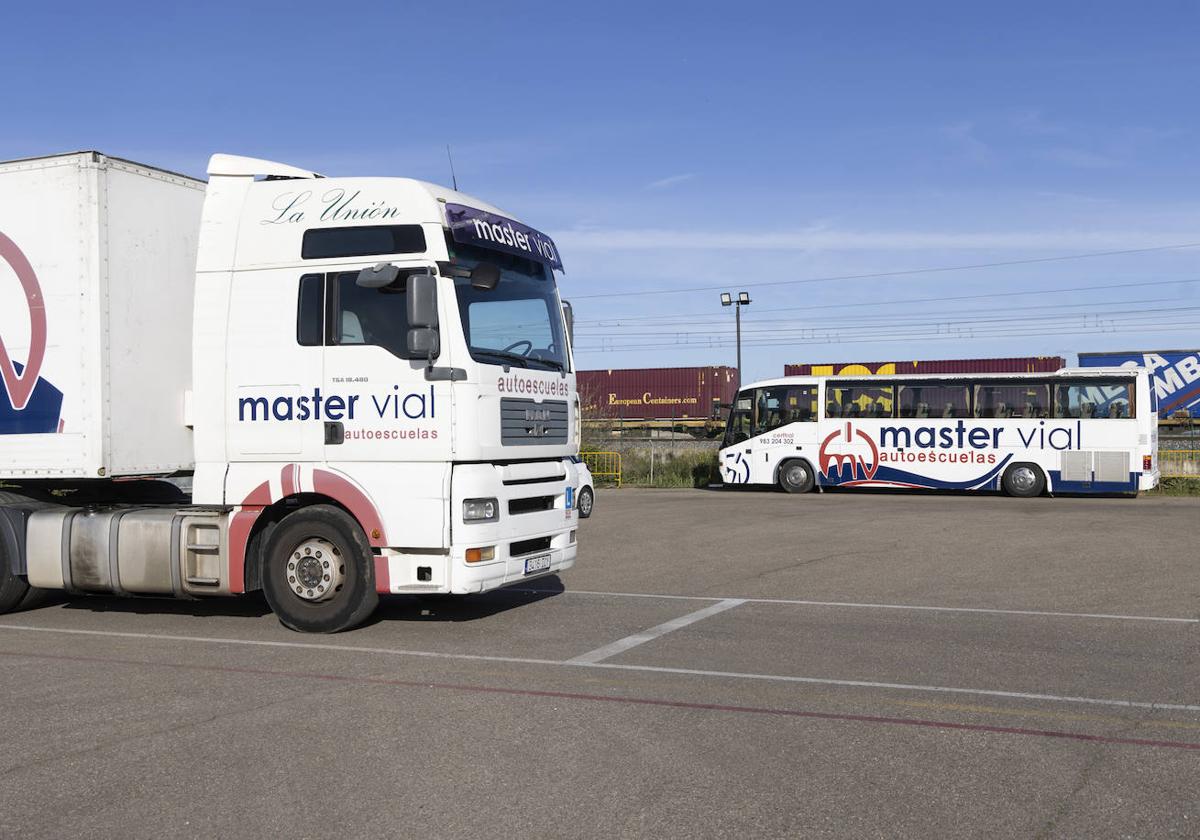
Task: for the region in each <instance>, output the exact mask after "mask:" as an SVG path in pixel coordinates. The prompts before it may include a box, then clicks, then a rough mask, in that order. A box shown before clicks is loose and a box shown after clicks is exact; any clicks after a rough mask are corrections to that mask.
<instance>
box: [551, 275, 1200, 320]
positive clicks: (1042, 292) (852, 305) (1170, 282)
mask: <svg viewBox="0 0 1200 840" xmlns="http://www.w3.org/2000/svg"><path fill="white" fill-rule="evenodd" d="M1178 283H1200V277H1188V278H1184V279H1182V280H1149V281H1145V282H1138V283H1108V284H1106V285H1098V286H1070V287H1066V288H1061V289H1024V290H1021V291H1013V292H987V293H984V294H977V295H939V296H938V297H925V298H894V299H891V300H869V301H854V302H852V303H821V304H812V305H807V306H772V307H771V311H772V312H795V311H799V310H805V311H811V310H818V309H850V308H858V307H867V306H897V305H904V304H912V303H940V302H942V301H958V300H985V299H991V298H1004V297H1021V296H1025V295H1053V294H1065V293H1067V292H1092V291H1098V290H1100V289H1142V288H1148V287H1151V286H1173V285H1176V284H1178ZM578 299H579V298H578V297H576V298H574V300H578ZM711 314H712V310H711V309H710V310H708V311H707V312H696V313H690V314H684V313H681V314H678V315H672V316H664V315H630V316H628V317H621V316H613V317H610V318H596V319H588V320H578V321H576V322H575V323H576V324H581V323H597V322H605V321H638V320H655V319H661V318H664V317H680V318H686V317H704V316H708V315H711Z"/></svg>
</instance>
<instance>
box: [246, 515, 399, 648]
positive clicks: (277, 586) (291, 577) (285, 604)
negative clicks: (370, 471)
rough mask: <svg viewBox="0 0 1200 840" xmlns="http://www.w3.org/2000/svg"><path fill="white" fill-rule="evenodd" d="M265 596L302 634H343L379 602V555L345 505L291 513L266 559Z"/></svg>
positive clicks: (276, 533) (282, 618) (284, 620)
mask: <svg viewBox="0 0 1200 840" xmlns="http://www.w3.org/2000/svg"><path fill="white" fill-rule="evenodd" d="M262 587H263V594H264V595H265V596H266V599H267V603H268V604H270V606H271V610H272V611H273V612H274V613H275V615H276V617H277V618H278V619H279V621H280V623H281V624H283V625H284V626H285V627H289V628H291V629H292V630H298V631H300V632H302V633H339V632H341V631H343V630H349V629H351V628H354V627H357V626H358V625H359V624H362V623H363V622H364V621H366V620H367V618H369V617H370V615H371V613H373V612H374V611H375V608H376V607H377V606H378V605H379V595H378V594H377V593H376V591H375V555H374V554H373V553H372V551H371V545H370V543H368V542H367V537H366V534H364V533H363V530H362V528H360V527H359V525H358V523H357V522H355V521H354V519H353V518H352V517H351V516H350V515H349V514H348V513H346V512H345V511H344V510H342V509H341V508H337V507H333V506H332V505H313V506H312V507H307V508H303V509H301V510H298V511H296V512H295V513H293V514H291V515H290V516H288V517H286V518H285V519H284V520H283V521H282V522H280V523H279V525H278V526H277V527H276V528H275V531H274V533H273V534H271V540H270V543H269V545H268V546H267V548H266V553H265V556H264V558H263V574H262Z"/></svg>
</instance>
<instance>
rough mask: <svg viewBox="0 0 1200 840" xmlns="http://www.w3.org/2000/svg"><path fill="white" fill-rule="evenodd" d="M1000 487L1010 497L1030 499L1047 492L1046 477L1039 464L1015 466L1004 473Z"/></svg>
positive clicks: (1019, 464) (1018, 464)
mask: <svg viewBox="0 0 1200 840" xmlns="http://www.w3.org/2000/svg"><path fill="white" fill-rule="evenodd" d="M1000 485H1001V486H1002V487H1003V488H1004V492H1005V493H1007V494H1008V495H1010V496H1016V497H1017V498H1021V499H1029V498H1032V497H1034V496H1040V495H1042V493H1044V492H1045V491H1046V476H1045V475H1043V474H1042V470H1041V468H1040V467H1039V466H1038V465H1037V464H1029V463H1024V462H1022V463H1017V464H1013V465H1012V466H1010V467H1009V468H1008V469H1006V470H1005V471H1004V478H1002V479H1001V480H1000Z"/></svg>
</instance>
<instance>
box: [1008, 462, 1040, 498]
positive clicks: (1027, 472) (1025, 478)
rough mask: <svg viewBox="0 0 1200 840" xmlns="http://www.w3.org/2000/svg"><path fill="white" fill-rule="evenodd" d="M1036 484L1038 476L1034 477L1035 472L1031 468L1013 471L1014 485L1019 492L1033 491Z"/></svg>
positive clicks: (1019, 468)
mask: <svg viewBox="0 0 1200 840" xmlns="http://www.w3.org/2000/svg"><path fill="white" fill-rule="evenodd" d="M1036 483H1037V476H1036V475H1034V472H1033V470H1032V469H1030V468H1029V467H1017V468H1016V469H1015V470H1013V474H1012V484H1013V487H1015V488H1017V489H1018V490H1020V491H1022V492H1024V491H1027V490H1032V489H1033V486H1034V484H1036Z"/></svg>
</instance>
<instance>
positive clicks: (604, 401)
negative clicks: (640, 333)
mask: <svg viewBox="0 0 1200 840" xmlns="http://www.w3.org/2000/svg"><path fill="white" fill-rule="evenodd" d="M576 381H577V383H578V386H579V399H580V401H581V403H582V405H583V417H584V419H585V420H600V419H611V420H617V419H621V420H707V419H710V418H715V417H721V416H722V415H723V414H724V412H723V411H722V410H721V404H722V403H725V404H728V403H731V402H732V401H733V396H734V392H735V391H736V390H737V369H736V368H731V367H724V366H714V367H687V368H641V369H626V370H581V371H578V372H577V373H576Z"/></svg>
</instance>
